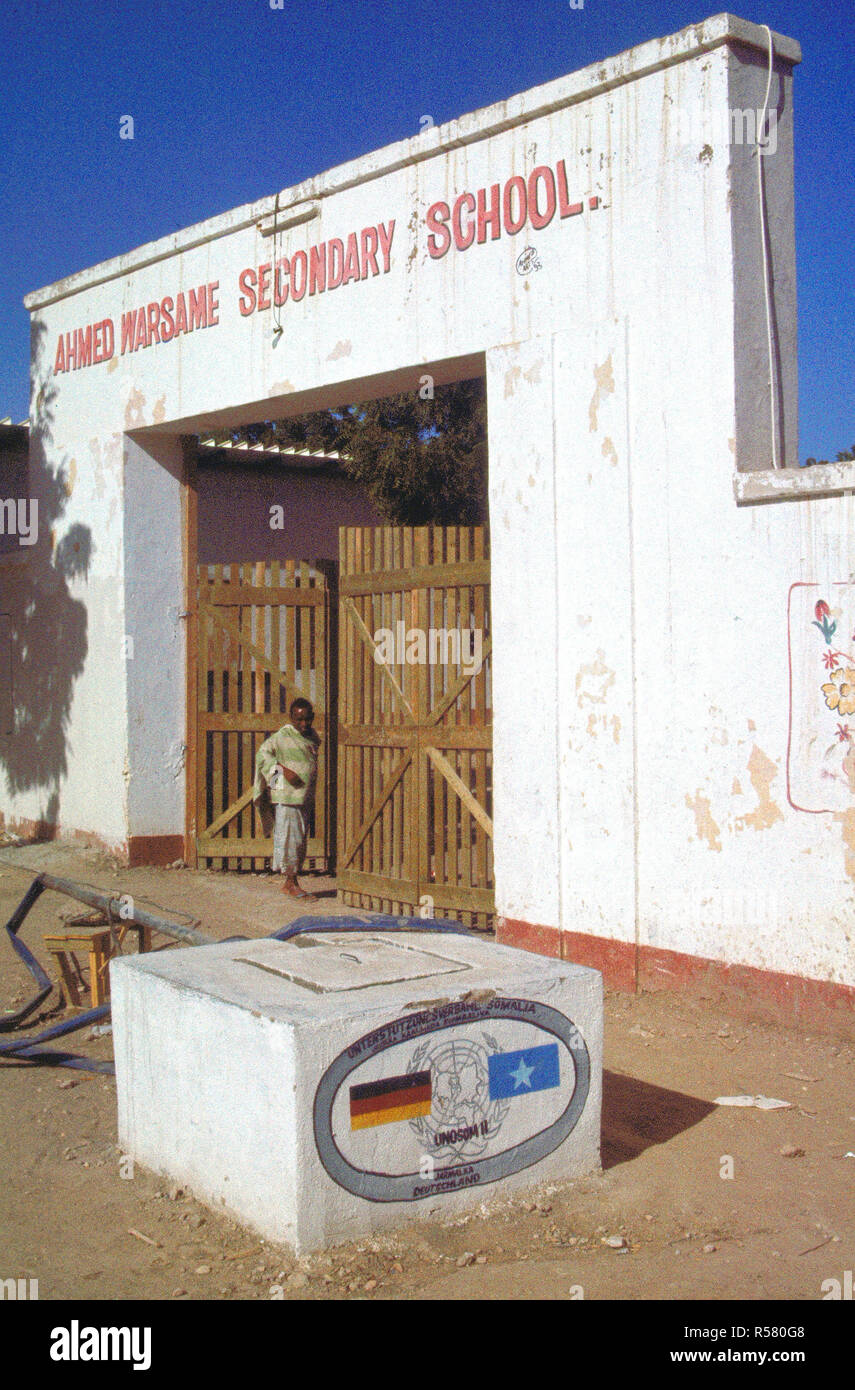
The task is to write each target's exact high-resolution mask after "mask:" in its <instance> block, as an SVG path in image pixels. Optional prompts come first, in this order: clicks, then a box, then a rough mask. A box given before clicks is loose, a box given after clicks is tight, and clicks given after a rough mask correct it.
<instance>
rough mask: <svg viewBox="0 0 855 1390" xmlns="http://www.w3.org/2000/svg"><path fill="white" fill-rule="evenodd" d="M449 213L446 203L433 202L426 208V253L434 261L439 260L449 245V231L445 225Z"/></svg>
mask: <svg viewBox="0 0 855 1390" xmlns="http://www.w3.org/2000/svg"><path fill="white" fill-rule="evenodd" d="M450 215H451V212H450V209H449V206H448V203H434V204H433V205H432V206H431V207H429V208H428V210H427V216H426V217H425V222H426V223H427V229H428V233H429V235H428V241H427V245H428V254H429V255H430V256H431V257H432V259H433V260H435V261H439V260H441V259H442V257H443V256H444V255H445V253H446V251H447V250H448V249H449V247H450V246H451V232H450V231H449V230H448V226H447V223H448V219H449V217H450Z"/></svg>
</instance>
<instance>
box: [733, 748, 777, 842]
mask: <svg viewBox="0 0 855 1390" xmlns="http://www.w3.org/2000/svg"><path fill="white" fill-rule="evenodd" d="M748 775H749V776H750V778H751V785H752V787H753V788H754V790H755V792H756V794H757V807H756V810H754V811H749V813H748V814H747V815H746V816H741V817H740V818H739V820H737V822H736V828H737V830H744V828H745V827H746V826H747V825H750V826H751V828H752V830H768V829H769V827H770V825H774V824H775V821H779V820H783V819H784V813H783V811H782V810H781V808H780V806H778V805H777V804H776V803H775V802H774V801H773V800H772V797H771V795H770V792H769V787H770V786H771V784H772V782H773V781H774V779H775V778H776V777H777V775H778V766H777V763H773V762H772V759H771V758H768V757H767V756H766V754H765V753H764V752H763V750H762V748H758V747H757V744H756V743H755V745H754V747H753V748H752V749H751V755H750V757H749V759H748Z"/></svg>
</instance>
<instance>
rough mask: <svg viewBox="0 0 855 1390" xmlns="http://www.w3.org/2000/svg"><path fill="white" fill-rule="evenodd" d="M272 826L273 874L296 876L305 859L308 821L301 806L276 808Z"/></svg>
mask: <svg viewBox="0 0 855 1390" xmlns="http://www.w3.org/2000/svg"><path fill="white" fill-rule="evenodd" d="M275 810H276V819H275V822H274V825H273V872H274V873H275V874H298V873H299V872H300V870H301V869H302V867H303V860H304V859H305V857H306V839H307V829H308V821H307V818H306V816H304V814H303V808H302V806H278V805H277V806H276V808H275Z"/></svg>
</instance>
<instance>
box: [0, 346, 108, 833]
mask: <svg viewBox="0 0 855 1390" xmlns="http://www.w3.org/2000/svg"><path fill="white" fill-rule="evenodd" d="M46 337H47V330H46V329H45V327H44V325H42V324H39V323H33V325H32V328H31V349H32V359H31V360H32V363H33V380H34V383H35V388H36V392H37V396H36V402H35V408H34V412H33V413H34V416H35V418H34V419H33V420H32V421H31V427H30V461H29V475H28V476H29V481H28V488H27V497H28V498H29V499H30V500H31V510H30V515H31V516H32V500H35V501H37V503H38V531H37V539H36V542H35V544H33V545H29V546H26V547H22V548H21V549H22V555H21V556H20V557H18V558H16V559H15V560H14V561H13V562H11V563H9V564H7V565H5V566H3V567H2V569H0V611H2V612H3V613H6V614H8V615H9V620H8V631H9V638H10V640H9V642H8V643H4V646H6V651H5V652H4V653H3V654H2V658H0V659H3V660H7V659H8V660H9V661H10V665H11V672H10V684H11V705H12V711H11V721H10V722H6V721H4V727H3V728H2V729H0V766H2V767H3V769H4V771H5V774H6V783H7V788H8V792H9V793H10V794H12V795H18V794H20V793H22V792H31V791H33V790H38V791H40V792H41V793H43V798H44V799H43V800H42V799H41V798H40V809H39V815H38V818H37V822H38V823H37V834H38V835H40V836H49V835H51V834H52V833H55V830H56V828H57V826H58V824H59V804H60V784H61V782H62V779H63V777H64V776H65V775H66V773H67V770H68V758H67V746H68V738H67V732H68V722H69V716H70V712H71V701H72V694H73V689H74V683H75V681H76V679H77V677H78V676H79V675H80V674H81V672H82V671H83V667H84V663H85V660H86V652H87V645H88V644H87V613H86V606H85V604H83V603H81V602H80V600H79V599H76V598H73V597H72V595H71V592H70V585H71V584H72V583H73V582H75V581H78V580H81V579H83V580H85V579H86V577H87V575H88V573H89V565H90V561H91V557H92V535H91V531H90V530H89V527H87V526H83V525H81V524H80V523H79V522H77V523H74V524H73V525H72V526H71V527H69V529H68V530H67V531H66V532H65V534H64V535H63V536H62V537H61V538H59V539H58V537H59V532H60V529H61V526H60V523H61V519H62V516H63V513H64V512H65V509H66V506H67V504H68V498H69V496H70V494H71V483H70V481H69V477H68V471H67V469H66V465H65V461H63V463H62V464H60V465H59V466H58V467H57V468H56V469H55V470H54V468H52V467H51V465H50V464H49V462H48V454H49V451H50V445H51V443H52V441H53V424H54V405H55V401H56V397H57V394H58V392H57V387H56V385H55V382H54V379H53V374H52V372H51V363H50V359H49V356H48V348H47V342H46Z"/></svg>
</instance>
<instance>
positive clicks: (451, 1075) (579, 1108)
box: [314, 998, 590, 1202]
mask: <svg viewBox="0 0 855 1390" xmlns="http://www.w3.org/2000/svg"><path fill="white" fill-rule="evenodd" d="M589 1084H590V1059H589V1055H588V1049H587V1046H586V1044H585V1040H584V1038H583V1037H582V1035H581V1033H580V1032H579V1030H578V1029H577V1027H576V1026H575V1024H574V1023H573V1022H572V1021H571V1020H570V1019H569V1018H567V1017H566V1016H565V1015H564V1014H562V1013H560V1012H559V1011H558V1010H557V1009H554V1008H551V1007H550V1006H548V1005H546V1004H541V1003H537V1002H535V1001H534V1000H531V999H516V998H510V999H505V998H494V999H492V1000H490V1001H489V1002H488V1003H485V1004H473V1003H470V1002H466V1001H460V1002H458V1003H451V1004H447V1005H445V1006H443V1007H442V1008H438V1009H431V1010H427V1011H425V1012H422V1013H418V1014H414V1015H411V1016H410V1017H407V1018H404V1019H398V1020H397V1021H396V1022H394V1023H391V1024H388V1025H386V1026H384V1027H382V1028H378V1029H375V1030H374V1032H372V1033H368V1034H366V1035H365V1036H363V1037H361V1038H359V1039H358V1040H357V1041H356V1042H354V1043H353V1044H351V1046H350V1047H348V1048H347V1049H346V1050H345V1051H343V1052H341V1053H340V1054H339V1055H338V1057H336V1059H335V1061H334V1062H333V1063H332V1064H331V1065H330V1066H329V1067H328V1068H327V1070H326V1072H325V1073H324V1075H323V1077H322V1078H321V1081H320V1084H319V1086H318V1089H317V1091H316V1093H315V1102H314V1133H315V1143H316V1145H317V1150H318V1155H319V1157H320V1160H321V1162H322V1164H323V1166H324V1168H325V1169H326V1171H327V1173H328V1174H329V1175H330V1177H331V1178H332V1179H333V1180H334V1181H335V1182H336V1183H338V1185H339V1186H340V1187H343V1188H345V1189H346V1190H347V1191H348V1192H351V1193H353V1194H354V1195H355V1196H357V1197H362V1198H364V1199H365V1200H366V1201H369V1202H402V1201H403V1202H416V1201H420V1200H423V1199H425V1198H429V1197H434V1196H437V1195H439V1194H441V1193H447V1192H457V1191H460V1190H461V1189H462V1188H465V1187H475V1186H482V1185H487V1184H489V1183H493V1182H496V1181H497V1180H498V1179H500V1178H506V1177H509V1176H510V1175H511V1174H512V1173H518V1172H520V1171H521V1170H522V1169H524V1168H529V1167H531V1166H532V1165H533V1164H535V1163H537V1162H539V1161H540V1159H542V1158H545V1157H546V1156H547V1154H550V1153H552V1152H553V1150H554V1149H557V1148H558V1147H559V1145H560V1144H562V1143H563V1142H564V1140H565V1139H566V1138H567V1136H568V1135H569V1134H570V1132H571V1131H572V1129H573V1128H574V1126H575V1125H576V1123H577V1121H578V1119H579V1117H580V1116H581V1114H582V1112H583V1110H584V1108H585V1102H586V1101H587V1098H588V1089H589Z"/></svg>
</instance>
